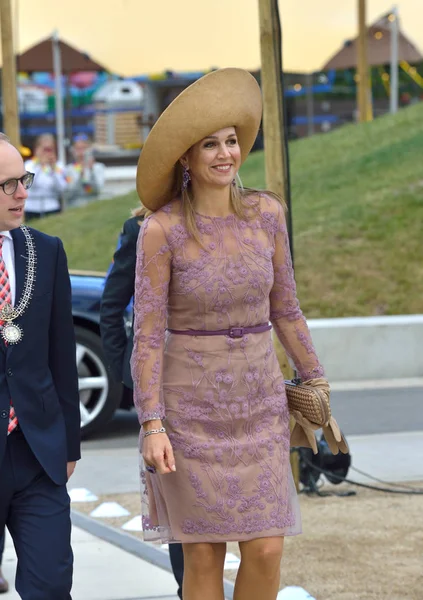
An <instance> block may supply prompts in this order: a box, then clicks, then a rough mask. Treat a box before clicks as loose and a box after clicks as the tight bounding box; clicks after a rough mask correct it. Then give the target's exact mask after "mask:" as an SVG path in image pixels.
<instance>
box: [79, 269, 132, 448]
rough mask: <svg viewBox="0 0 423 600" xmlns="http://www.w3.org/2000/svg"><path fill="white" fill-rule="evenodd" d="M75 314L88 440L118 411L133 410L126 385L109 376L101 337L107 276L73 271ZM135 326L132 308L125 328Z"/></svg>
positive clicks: (83, 423)
mask: <svg viewBox="0 0 423 600" xmlns="http://www.w3.org/2000/svg"><path fill="white" fill-rule="evenodd" d="M70 278H71V285H72V313H73V322H74V326H75V335H76V344H77V346H76V356H77V365H78V375H79V397H80V404H81V431H82V435H83V436H84V437H86V436H87V435H90V434H92V433H94V432H95V431H98V430H99V429H101V428H102V427H103V426H104V425H105V424H106V423H107V422H108V421H109V420H110V419H111V417H112V416H113V414H114V413H115V411H116V410H117V409H118V408H125V409H129V408H131V406H132V400H131V398H130V395H128V394H125V393H124V388H123V386H122V384H120V383H117V382H115V381H113V379H112V377H111V375H110V373H109V372H108V369H107V365H106V360H105V357H104V353H103V347H102V344H101V337H100V301H101V296H102V293H103V288H104V282H105V279H106V275H105V274H103V273H96V272H90V271H70ZM131 322H132V307H131V305H130V306H128V309H127V313H126V315H125V324H126V326H127V327H128V328H129V327H130V324H131Z"/></svg>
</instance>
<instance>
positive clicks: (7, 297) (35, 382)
mask: <svg viewBox="0 0 423 600" xmlns="http://www.w3.org/2000/svg"><path fill="white" fill-rule="evenodd" d="M32 179H33V176H32V174H31V173H26V172H25V168H24V164H23V161H22V158H21V156H20V154H19V152H18V151H17V150H16V149H15V148H14V147H13V146H12V145H11V144H10V143H9V142H8V140H7V138H6V137H5V136H4V135H3V134H0V481H1V485H0V535H1V533H2V532H3V531H4V526H5V525H6V526H7V528H8V529H9V532H10V534H11V536H12V538H13V542H14V545H15V549H16V554H17V557H18V567H17V574H16V590H17V592H18V594H19V595H20V597H21V598H23V600H70V598H71V596H70V590H71V587H72V568H73V556H72V549H71V544H70V534H71V522H70V502H69V496H68V494H67V491H66V483H67V481H68V479H69V477H70V476H71V475H72V473H73V471H74V469H75V464H76V461H77V460H78V459H79V458H80V414H79V394H78V374H77V369H76V354H75V339H74V331H73V321H72V308H71V289H70V280H69V274H68V269H67V263H66V255H65V252H64V250H63V245H62V243H61V241H60V240H59V239H58V238H53V237H50V236H47V235H45V234H43V233H41V232H39V231H36V230H35V229H30V228H27V227H25V226H24V225H22V221H23V217H24V207H25V200H26V198H27V189H28V188H29V187H30V186H31V183H32Z"/></svg>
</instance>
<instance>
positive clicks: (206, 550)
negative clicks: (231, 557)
mask: <svg viewBox="0 0 423 600" xmlns="http://www.w3.org/2000/svg"><path fill="white" fill-rule="evenodd" d="M183 549H184V581H183V587H182V595H183V598H184V600H224V593H223V567H224V564H225V555H226V544H207V543H198V544H183Z"/></svg>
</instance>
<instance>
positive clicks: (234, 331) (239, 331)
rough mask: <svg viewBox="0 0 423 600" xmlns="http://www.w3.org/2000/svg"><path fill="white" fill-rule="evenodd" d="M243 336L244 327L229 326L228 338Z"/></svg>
mask: <svg viewBox="0 0 423 600" xmlns="http://www.w3.org/2000/svg"><path fill="white" fill-rule="evenodd" d="M243 336H244V328H243V327H231V328H230V330H229V337H230V338H242V337H243Z"/></svg>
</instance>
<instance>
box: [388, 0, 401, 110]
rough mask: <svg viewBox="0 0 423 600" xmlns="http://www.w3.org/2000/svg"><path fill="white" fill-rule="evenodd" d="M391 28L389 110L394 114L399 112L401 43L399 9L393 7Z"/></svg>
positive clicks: (390, 17)
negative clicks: (399, 45)
mask: <svg viewBox="0 0 423 600" xmlns="http://www.w3.org/2000/svg"><path fill="white" fill-rule="evenodd" d="M388 18H389V22H390V26H391V77H390V84H391V86H390V89H391V92H390V96H389V110H390V112H391V113H392V114H395V113H396V112H398V43H399V23H398V8H397V7H396V6H394V7H393V9H392V12H391V14H390V15H389V17H388Z"/></svg>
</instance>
